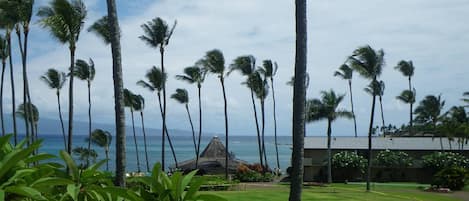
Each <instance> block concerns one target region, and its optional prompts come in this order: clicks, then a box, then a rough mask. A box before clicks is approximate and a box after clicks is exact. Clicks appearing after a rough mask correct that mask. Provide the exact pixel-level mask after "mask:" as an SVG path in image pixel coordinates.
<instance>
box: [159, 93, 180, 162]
mask: <svg viewBox="0 0 469 201" xmlns="http://www.w3.org/2000/svg"><path fill="white" fill-rule="evenodd" d="M158 103H159V105H160V112H161V117H163V107H162V105H161V95H160V94H159V93H158ZM164 129H165V130H164V131H165V133H166V137H167V138H168V143H169V147H170V148H171V152H172V154H173V158H174V163H175V165H176V168H177V167H178V161H177V158H176V152H175V151H174V147H173V143H172V141H171V138H170V136H169V133H168V128H167V127H165V128H164ZM163 138H164V135H163ZM163 145H164V139H163V141H162V146H163Z"/></svg>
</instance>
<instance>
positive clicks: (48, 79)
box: [41, 68, 67, 90]
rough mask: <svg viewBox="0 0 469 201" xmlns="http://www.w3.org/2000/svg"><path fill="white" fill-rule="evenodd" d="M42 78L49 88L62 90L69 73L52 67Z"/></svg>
mask: <svg viewBox="0 0 469 201" xmlns="http://www.w3.org/2000/svg"><path fill="white" fill-rule="evenodd" d="M41 80H42V81H44V82H45V83H46V84H47V86H49V88H51V89H57V90H60V89H62V87H63V86H64V84H65V81H67V75H66V74H65V73H64V72H59V71H58V70H56V69H53V68H50V69H49V70H47V72H46V73H45V74H44V75H42V76H41Z"/></svg>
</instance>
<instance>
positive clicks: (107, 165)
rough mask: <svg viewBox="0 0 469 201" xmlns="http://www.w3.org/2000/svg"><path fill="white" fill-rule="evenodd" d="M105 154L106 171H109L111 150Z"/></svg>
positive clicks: (105, 151)
mask: <svg viewBox="0 0 469 201" xmlns="http://www.w3.org/2000/svg"><path fill="white" fill-rule="evenodd" d="M106 146H107V145H106ZM104 154H106V171H109V150H108V149H106V150H104Z"/></svg>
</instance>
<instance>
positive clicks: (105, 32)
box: [87, 15, 120, 45]
mask: <svg viewBox="0 0 469 201" xmlns="http://www.w3.org/2000/svg"><path fill="white" fill-rule="evenodd" d="M87 30H88V32H92V33H94V34H96V36H98V37H99V38H101V39H102V40H103V42H104V43H105V44H106V45H108V44H110V43H111V32H110V31H111V30H110V29H109V17H108V16H107V15H105V16H103V17H101V18H99V19H98V20H96V22H94V23H93V24H92V25H91V26H90V27H88V29H87ZM119 32H120V30H119Z"/></svg>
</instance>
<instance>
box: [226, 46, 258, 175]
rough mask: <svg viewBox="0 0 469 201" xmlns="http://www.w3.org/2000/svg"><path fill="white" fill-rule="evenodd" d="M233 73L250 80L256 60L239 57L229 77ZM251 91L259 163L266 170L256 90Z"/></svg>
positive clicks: (232, 65)
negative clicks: (238, 73)
mask: <svg viewBox="0 0 469 201" xmlns="http://www.w3.org/2000/svg"><path fill="white" fill-rule="evenodd" d="M233 71H239V72H240V73H241V75H243V76H246V77H247V79H249V76H250V75H252V74H253V73H254V72H255V71H256V59H255V58H254V56H252V55H247V56H239V57H237V58H236V59H235V60H234V61H233V63H232V64H231V65H230V70H229V71H228V75H229V74H230V73H232V72H233ZM248 88H249V90H250V91H251V102H252V108H253V111H254V120H255V121H254V122H255V124H256V132H257V145H258V148H259V162H260V164H261V166H262V168H263V169H264V159H263V158H262V156H263V155H262V141H261V133H260V130H259V121H258V119H257V109H256V102H255V100H254V89H253V88H250V87H249V86H248Z"/></svg>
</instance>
